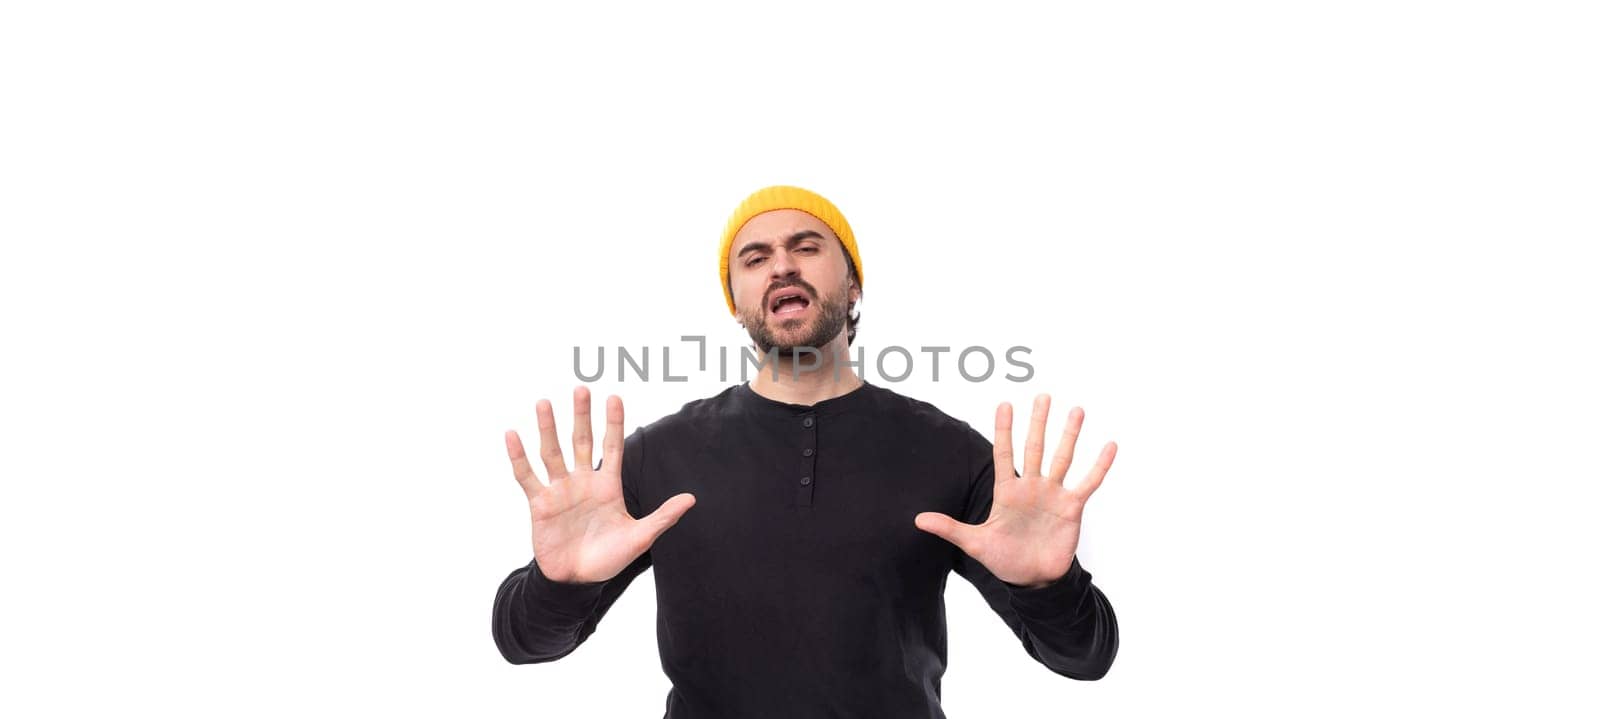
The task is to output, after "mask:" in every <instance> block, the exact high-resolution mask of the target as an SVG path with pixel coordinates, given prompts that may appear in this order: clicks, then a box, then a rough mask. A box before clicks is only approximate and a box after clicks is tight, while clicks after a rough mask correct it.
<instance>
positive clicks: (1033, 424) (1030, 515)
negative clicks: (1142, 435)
mask: <svg viewBox="0 0 1600 719" xmlns="http://www.w3.org/2000/svg"><path fill="white" fill-rule="evenodd" d="M1049 415H1050V395H1045V394H1041V395H1039V396H1038V398H1036V399H1035V400H1034V402H1033V416H1032V417H1031V418H1030V421H1029V427H1028V442H1027V444H1026V445H1024V446H1023V453H1022V476H1021V477H1018V476H1015V475H1016V473H1015V471H1014V469H1013V467H1014V466H1015V465H1013V464H1012V458H1011V448H1012V445H1011V405H1010V404H1009V403H1006V402H1001V403H1000V406H999V408H997V409H996V410H995V415H994V504H993V506H991V507H990V509H989V519H988V520H986V521H985V522H984V523H983V524H967V523H965V522H960V521H957V520H955V519H953V518H951V517H950V516H949V515H946V514H943V513H940V512H922V513H920V514H918V515H917V516H916V519H915V520H914V521H915V523H916V525H917V528H918V529H921V530H923V531H925V532H928V533H930V534H934V535H937V536H939V537H942V538H944V539H945V540H946V541H948V542H950V543H951V544H954V545H956V546H957V547H959V548H960V549H961V551H963V552H966V553H967V555H968V556H970V557H972V558H973V559H975V560H977V561H978V562H979V563H980V564H982V565H983V566H984V567H985V568H987V569H988V570H989V572H990V573H992V574H994V576H995V577H996V578H998V579H1000V580H1001V581H1004V582H1008V583H1010V584H1014V585H1018V586H1022V587H1029V588H1033V587H1042V586H1045V585H1047V584H1050V583H1052V582H1055V581H1056V580H1058V579H1061V578H1062V577H1063V576H1065V575H1066V573H1067V570H1068V569H1071V568H1072V558H1073V555H1074V554H1076V553H1077V551H1078V533H1079V530H1080V529H1081V526H1082V522H1083V505H1084V502H1087V501H1088V499H1089V495H1091V494H1094V491H1095V490H1096V489H1098V488H1099V487H1100V482H1101V481H1102V480H1104V479H1105V476H1106V471H1107V470H1109V469H1111V460H1112V459H1114V458H1115V457H1116V456H1117V443H1116V442H1107V443H1106V446H1105V448H1104V449H1102V450H1100V459H1099V461H1097V462H1095V465H1094V468H1093V469H1090V470H1089V475H1088V476H1087V477H1085V478H1084V479H1083V481H1081V482H1079V483H1078V485H1077V486H1075V487H1071V488H1068V487H1065V486H1063V481H1064V480H1065V479H1066V476H1067V468H1068V467H1070V466H1071V465H1072V451H1073V448H1074V446H1075V445H1077V443H1078V431H1079V430H1080V429H1082V427H1083V410H1082V409H1081V408H1078V407H1073V408H1072V410H1071V411H1069V412H1068V413H1067V428H1066V430H1065V431H1064V432H1062V434H1061V445H1060V446H1059V447H1057V448H1056V453H1055V456H1054V458H1053V459H1052V460H1051V462H1050V472H1049V474H1042V473H1041V472H1040V465H1041V464H1042V463H1043V461H1044V432H1045V423H1046V420H1047V419H1048V417H1049Z"/></svg>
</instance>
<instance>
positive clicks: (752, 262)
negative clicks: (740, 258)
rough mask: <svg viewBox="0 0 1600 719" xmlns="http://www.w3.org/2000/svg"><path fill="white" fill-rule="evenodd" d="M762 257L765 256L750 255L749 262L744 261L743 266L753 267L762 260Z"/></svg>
mask: <svg viewBox="0 0 1600 719" xmlns="http://www.w3.org/2000/svg"><path fill="white" fill-rule="evenodd" d="M764 259H767V258H765V257H752V258H750V261H749V262H746V263H744V266H745V267H755V266H756V265H758V264H760V263H761V261H762V260H764Z"/></svg>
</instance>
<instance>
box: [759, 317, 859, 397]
mask: <svg viewBox="0 0 1600 719" xmlns="http://www.w3.org/2000/svg"><path fill="white" fill-rule="evenodd" d="M818 351H819V352H820V354H821V357H818V356H817V355H814V354H812V353H810V352H802V353H800V354H798V355H795V356H782V357H779V358H778V362H777V365H776V366H777V370H778V371H777V377H776V378H774V377H773V371H772V369H773V366H772V365H770V364H769V365H768V366H766V367H763V368H761V370H760V371H759V372H757V373H756V376H755V377H754V378H753V379H751V380H750V390H751V391H752V392H755V393H756V394H758V395H761V396H762V397H766V398H767V399H770V400H774V401H777V402H784V403H788V404H803V405H813V404H816V403H818V402H821V401H823V400H825V399H833V398H834V397H839V396H841V395H846V394H849V393H850V392H852V391H854V390H855V389H856V388H857V387H860V386H861V384H862V381H861V378H860V377H858V376H856V371H855V368H854V367H853V366H851V365H850V364H848V363H847V362H846V361H845V360H847V359H849V356H850V355H849V352H850V348H849V345H848V344H847V343H846V342H845V339H844V336H843V335H842V334H841V335H840V336H839V338H837V339H835V340H834V341H832V342H829V343H828V344H827V345H825V346H823V347H819V348H818ZM796 362H799V363H800V364H801V365H802V366H801V367H800V368H799V369H798V370H797V369H796ZM812 365H815V366H814V367H813V366H812Z"/></svg>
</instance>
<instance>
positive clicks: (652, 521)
mask: <svg viewBox="0 0 1600 719" xmlns="http://www.w3.org/2000/svg"><path fill="white" fill-rule="evenodd" d="M693 506H694V495H692V494H689V493H688V492H684V493H683V494H678V495H674V496H673V497H672V498H670V499H668V500H667V501H665V502H662V503H661V506H660V507H657V508H656V511H654V512H651V513H649V514H647V515H645V516H644V518H642V519H640V520H639V527H640V528H642V529H643V530H644V531H645V533H646V534H645V539H646V540H647V544H655V542H656V540H657V539H659V538H660V537H661V535H662V533H664V532H666V531H667V530H668V529H671V528H672V526H673V525H675V524H677V523H678V520H680V519H683V515H684V513H685V512H687V511H689V508H690V507H693Z"/></svg>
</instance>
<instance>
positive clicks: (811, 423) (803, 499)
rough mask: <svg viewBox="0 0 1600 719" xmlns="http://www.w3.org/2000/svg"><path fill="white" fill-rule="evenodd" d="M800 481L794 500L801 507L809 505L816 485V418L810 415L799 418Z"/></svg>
mask: <svg viewBox="0 0 1600 719" xmlns="http://www.w3.org/2000/svg"><path fill="white" fill-rule="evenodd" d="M800 433H801V438H800V471H799V473H798V474H799V475H800V481H799V484H798V485H797V489H796V492H797V493H796V495H795V502H796V503H797V504H799V505H800V506H802V507H809V506H811V496H812V494H813V489H814V488H815V487H816V486H817V483H816V480H815V477H816V470H817V419H816V417H813V416H811V415H806V416H804V417H801V418H800Z"/></svg>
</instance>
